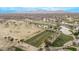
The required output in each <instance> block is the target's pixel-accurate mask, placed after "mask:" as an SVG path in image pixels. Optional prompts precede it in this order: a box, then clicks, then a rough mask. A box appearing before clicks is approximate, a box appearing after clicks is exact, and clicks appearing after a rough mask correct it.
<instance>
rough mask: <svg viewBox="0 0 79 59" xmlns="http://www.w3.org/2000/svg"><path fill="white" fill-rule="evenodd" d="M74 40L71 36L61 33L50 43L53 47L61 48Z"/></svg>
mask: <svg viewBox="0 0 79 59" xmlns="http://www.w3.org/2000/svg"><path fill="white" fill-rule="evenodd" d="M73 39H74V38H73V37H72V36H69V35H65V34H63V33H62V32H61V34H60V35H59V37H58V38H57V39H56V40H55V41H54V42H53V43H52V46H53V47H61V46H63V45H64V44H65V43H67V42H69V41H71V40H73Z"/></svg>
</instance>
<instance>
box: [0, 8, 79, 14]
mask: <svg viewBox="0 0 79 59" xmlns="http://www.w3.org/2000/svg"><path fill="white" fill-rule="evenodd" d="M66 12H76V13H77V12H79V7H0V14H4V13H66Z"/></svg>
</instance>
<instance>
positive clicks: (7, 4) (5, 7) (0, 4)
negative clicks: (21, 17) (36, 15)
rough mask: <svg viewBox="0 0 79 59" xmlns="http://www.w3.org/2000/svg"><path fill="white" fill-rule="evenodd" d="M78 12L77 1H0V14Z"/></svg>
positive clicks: (78, 4) (78, 3)
mask: <svg viewBox="0 0 79 59" xmlns="http://www.w3.org/2000/svg"><path fill="white" fill-rule="evenodd" d="M56 10H63V11H65V12H79V2H78V0H0V13H21V12H31V11H56Z"/></svg>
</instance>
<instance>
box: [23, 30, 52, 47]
mask: <svg viewBox="0 0 79 59" xmlns="http://www.w3.org/2000/svg"><path fill="white" fill-rule="evenodd" d="M52 34H53V32H52V31H50V30H45V31H44V32H42V33H40V34H38V35H36V36H34V37H32V38H30V39H28V40H26V41H25V42H26V43H28V44H30V45H33V46H35V47H39V46H40V45H41V44H42V43H43V42H44V41H45V40H46V39H48V38H49V37H50V36H51V35H52Z"/></svg>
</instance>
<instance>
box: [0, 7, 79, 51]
mask: <svg viewBox="0 0 79 59" xmlns="http://www.w3.org/2000/svg"><path fill="white" fill-rule="evenodd" d="M0 51H79V7H0Z"/></svg>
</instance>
